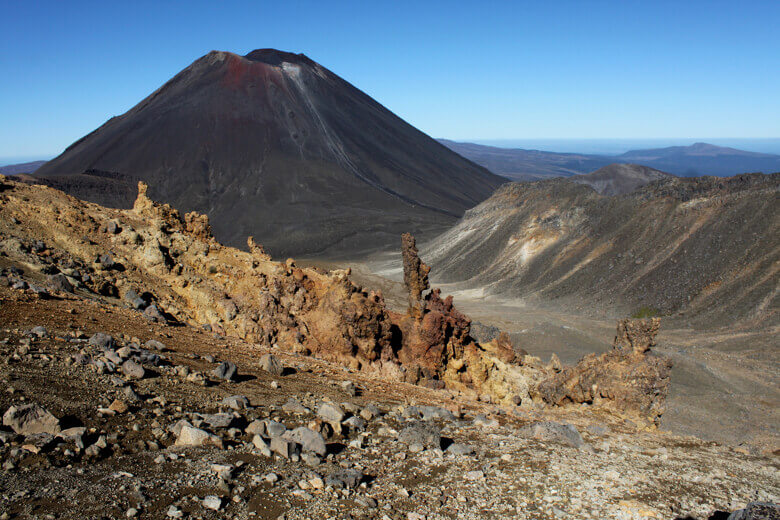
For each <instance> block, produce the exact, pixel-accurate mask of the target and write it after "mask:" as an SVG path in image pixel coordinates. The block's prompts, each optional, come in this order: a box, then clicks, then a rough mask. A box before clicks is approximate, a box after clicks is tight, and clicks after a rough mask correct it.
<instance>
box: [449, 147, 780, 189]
mask: <svg viewBox="0 0 780 520" xmlns="http://www.w3.org/2000/svg"><path fill="white" fill-rule="evenodd" d="M439 142H441V143H442V144H444V145H445V146H447V147H449V148H450V149H451V150H453V151H455V152H457V153H459V154H461V155H462V156H463V157H466V158H467V159H471V160H472V161H474V162H475V163H477V164H480V165H482V166H484V167H485V168H487V169H488V170H490V171H492V172H493V173H496V174H498V175H503V176H504V177H507V178H510V179H512V180H520V181H532V180H541V179H548V178H551V177H570V176H572V175H578V174H584V173H589V172H593V171H594V170H597V169H599V168H601V167H603V166H607V165H609V164H613V163H633V164H641V165H643V166H648V167H651V168H655V169H658V170H662V171H664V172H668V173H672V174H674V175H678V176H682V177H696V176H700V175H713V176H719V177H723V176H730V175H737V174H740V173H754V172H763V173H774V172H778V171H780V155H773V154H766V153H757V152H747V151H744V150H737V149H735V148H726V147H722V146H714V145H711V144H707V143H696V144H693V145H690V146H670V147H667V148H654V149H649V150H631V151H629V152H626V153H624V154H621V155H591V154H576V153H557V152H545V151H540V150H524V149H520V148H499V147H495V146H485V145H480V144H474V143H461V142H456V141H450V140H448V139H439Z"/></svg>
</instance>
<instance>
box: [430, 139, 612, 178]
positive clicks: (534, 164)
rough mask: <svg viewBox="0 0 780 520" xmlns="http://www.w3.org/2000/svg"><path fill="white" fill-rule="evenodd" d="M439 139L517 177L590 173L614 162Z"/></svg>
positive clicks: (566, 154)
mask: <svg viewBox="0 0 780 520" xmlns="http://www.w3.org/2000/svg"><path fill="white" fill-rule="evenodd" d="M439 142H440V143H442V144H443V145H444V146H446V147H448V148H449V149H451V150H453V151H454V152H457V153H459V154H460V155H462V156H463V157H465V158H467V159H469V160H472V161H474V162H475V163H477V164H479V165H482V166H484V167H485V168H487V169H488V170H490V171H492V172H493V173H496V174H498V175H503V176H504V177H507V178H509V179H512V180H516V181H535V180H541V179H549V178H552V177H570V176H572V175H577V174H580V173H588V172H592V171H593V170H596V169H598V168H601V167H602V166H606V165H607V164H609V163H610V162H614V161H607V160H606V159H605V158H604V157H602V156H599V155H586V154H575V153H556V152H543V151H541V150H523V149H521V148H499V147H497V146H485V145H481V144H474V143H459V142H456V141H450V140H448V139H439Z"/></svg>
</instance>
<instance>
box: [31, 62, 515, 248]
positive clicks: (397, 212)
mask: <svg viewBox="0 0 780 520" xmlns="http://www.w3.org/2000/svg"><path fill="white" fill-rule="evenodd" d="M36 177H38V178H40V179H42V180H43V181H44V182H46V183H47V184H50V185H52V186H54V187H57V188H60V189H63V190H65V191H67V192H69V193H71V194H73V195H76V196H78V197H80V198H84V199H87V200H91V201H95V202H99V203H102V204H107V205H114V206H120V207H129V206H130V205H131V204H132V201H133V199H134V198H135V189H136V188H135V185H136V182H137V181H138V180H144V181H145V182H147V183H148V184H149V192H150V196H151V197H153V198H155V199H158V200H165V201H166V202H170V203H171V204H172V205H174V206H176V207H178V208H180V209H182V210H185V211H189V210H196V211H199V212H202V213H207V214H208V215H209V217H210V218H211V223H212V225H213V229H214V233H215V235H216V236H217V238H219V239H220V240H221V241H223V242H226V243H228V244H230V245H240V246H243V245H244V244H245V242H246V237H247V236H248V235H254V236H255V238H256V239H257V241H258V242H260V243H262V244H263V245H264V246H265V247H266V249H267V250H268V251H269V252H270V253H272V254H274V255H291V254H293V255H301V254H314V253H318V252H319V253H321V252H327V253H334V254H338V253H344V252H347V251H352V250H355V249H358V248H359V249H369V248H374V247H378V246H381V245H383V244H385V243H388V244H389V243H392V244H393V246H395V243H396V242H397V235H398V234H400V233H401V232H403V231H413V232H417V233H422V234H425V233H426V232H431V231H437V230H441V229H443V227H444V226H447V225H449V224H452V223H453V222H454V221H455V220H456V219H457V217H459V216H461V215H462V214H463V212H464V211H465V210H466V209H468V208H470V207H472V206H474V205H476V204H477V203H479V202H480V201H482V200H483V199H485V198H487V197H488V196H489V195H490V194H491V193H492V192H493V190H494V189H495V188H496V187H497V186H498V185H500V184H502V183H503V182H504V179H503V178H501V177H498V176H496V175H493V174H491V173H490V172H488V171H487V170H485V169H484V168H482V167H479V166H477V165H475V164H473V163H471V162H469V161H468V160H466V159H463V158H462V157H460V156H459V155H457V154H455V153H453V152H452V151H450V150H449V149H447V148H446V147H444V146H442V145H441V144H439V143H438V142H436V141H435V140H434V139H431V138H430V137H428V136H427V135H425V134H423V133H422V132H420V131H419V130H417V129H415V128H413V127H412V126H410V125H409V124H407V123H405V122H404V121H403V120H401V119H400V118H398V117H397V116H395V115H394V114H392V113H391V112H390V111H388V110H387V109H386V108H384V107H383V106H382V105H380V104H379V103H377V102H376V101H374V100H373V99H371V98H370V97H369V96H367V95H366V94H364V93H363V92H361V91H359V90H358V89H356V88H355V87H353V86H352V85H350V84H349V83H347V82H346V81H344V80H343V79H341V78H340V77H338V76H336V75H335V74H333V73H332V72H330V71H329V70H327V69H325V68H324V67H322V66H320V65H319V64H317V63H315V62H314V61H312V60H310V59H309V58H307V57H306V56H304V55H302V54H291V53H287V52H282V51H278V50H273V49H261V50H256V51H253V52H250V53H249V54H247V55H246V56H243V57H242V56H238V55H235V54H232V53H228V52H218V51H212V52H210V53H209V54H207V55H206V56H203V57H202V58H200V59H198V60H196V61H195V62H194V63H193V64H192V65H190V66H189V67H187V68H186V69H184V70H183V71H181V72H180V73H179V74H177V75H176V76H175V77H174V78H173V79H171V80H170V81H168V82H167V83H166V84H165V85H163V86H162V87H161V88H160V89H158V90H157V91H155V92H154V93H152V94H151V95H150V96H149V97H147V98H146V99H144V100H143V101H141V102H140V103H139V104H138V105H136V106H135V107H133V108H132V109H131V110H130V111H128V112H127V113H125V114H123V115H121V116H118V117H114V118H112V119H110V120H109V121H108V122H106V123H105V124H104V125H103V126H101V127H100V128H98V129H97V130H95V131H94V132H92V133H91V134H89V135H87V136H85V137H84V138H82V139H81V140H79V141H77V142H75V143H74V144H73V145H71V146H70V147H69V148H68V149H66V150H65V152H64V153H62V155H60V156H59V157H57V158H55V159H53V160H51V161H50V162H48V163H46V164H45V165H44V166H43V167H41V168H40V169H39V170H38V171H37V172H36Z"/></svg>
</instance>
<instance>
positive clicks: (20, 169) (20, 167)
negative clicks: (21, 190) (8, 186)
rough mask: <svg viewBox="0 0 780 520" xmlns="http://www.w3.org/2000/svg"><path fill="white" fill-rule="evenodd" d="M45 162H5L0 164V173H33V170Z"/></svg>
mask: <svg viewBox="0 0 780 520" xmlns="http://www.w3.org/2000/svg"><path fill="white" fill-rule="evenodd" d="M44 164H46V161H31V162H26V163H19V164H7V165H5V166H0V175H19V174H20V173H34V172H35V170H37V169H38V168H40V167H41V166H43V165H44Z"/></svg>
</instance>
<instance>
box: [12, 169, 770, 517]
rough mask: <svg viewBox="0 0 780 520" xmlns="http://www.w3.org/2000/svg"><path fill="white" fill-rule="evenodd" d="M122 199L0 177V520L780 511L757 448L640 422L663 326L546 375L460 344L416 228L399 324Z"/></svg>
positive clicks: (286, 266)
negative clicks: (0, 518) (121, 204)
mask: <svg viewBox="0 0 780 520" xmlns="http://www.w3.org/2000/svg"><path fill="white" fill-rule="evenodd" d="M139 188H140V190H139V194H138V197H137V199H136V201H135V203H134V205H133V209H132V210H116V209H109V208H102V207H100V206H97V205H94V204H90V203H85V202H82V201H79V200H77V199H75V198H72V197H69V196H67V195H65V194H63V193H61V192H59V191H56V190H53V189H51V188H48V187H44V186H29V185H26V184H23V183H18V182H12V181H8V180H6V179H4V178H2V177H0V267H1V268H2V269H0V271H1V273H0V298H1V299H0V323H2V324H3V328H2V332H1V334H2V339H0V352H2V362H0V381H2V383H3V385H4V387H5V390H6V391H4V392H2V393H0V409H2V411H3V426H2V427H0V459H1V460H2V467H3V471H2V472H0V489H3V490H4V491H3V493H2V494H0V509H1V510H2V511H3V512H4V513H6V514H7V515H8V516H9V517H11V516H12V517H14V518H38V517H41V516H54V517H57V518H84V517H89V518H94V517H105V516H108V517H121V516H125V517H134V516H140V517H142V518H181V517H183V516H185V515H187V516H192V517H200V518H226V517H232V518H248V517H252V516H254V517H261V518H278V517H279V516H282V515H283V516H284V517H285V518H291V519H292V518H312V517H317V518H322V517H339V518H340V517H347V516H351V517H353V518H375V517H378V516H381V517H383V518H384V517H385V516H386V517H388V518H431V519H434V518H474V519H476V518H508V517H512V518H525V519H538V520H543V519H544V520H546V519H550V518H559V517H560V516H562V515H571V516H573V517H576V518H593V519H595V518H599V519H605V518H609V519H613V518H614V519H626V518H632V519H633V518H636V519H639V518H670V519H671V518H693V519H705V518H721V517H724V514H725V512H727V511H732V510H735V509H741V508H744V507H746V506H747V508H748V509H749V510H752V509H755V508H765V509H766V508H769V509H770V510H772V511H776V510H777V508H776V507H775V506H760V505H756V504H753V505H749V504H748V502H750V501H752V500H756V499H758V500H760V501H765V502H772V501H774V502H777V499H778V497H777V489H778V479H777V472H776V469H775V467H774V465H773V462H772V460H771V459H770V458H767V457H771V455H769V456H762V455H760V454H759V453H753V454H749V453H748V452H746V451H744V450H734V449H732V448H728V447H724V446H720V445H717V444H714V443H707V442H702V441H699V440H697V439H694V438H684V437H676V436H672V435H668V434H663V433H660V432H658V431H657V430H656V428H655V422H656V420H657V418H658V415H659V414H660V413H662V412H663V401H664V397H665V395H666V388H667V386H668V382H669V379H668V377H669V362H668V360H665V359H663V358H660V357H658V356H655V355H653V354H652V353H649V352H648V349H650V348H651V347H653V344H654V337H655V333H656V332H657V330H658V326H659V322H658V320H657V319H649V320H628V321H623V322H621V323H620V325H619V327H618V332H617V335H616V337H615V341H614V345H613V348H612V350H610V351H609V352H606V353H605V354H603V355H601V356H596V355H594V356H589V357H588V358H586V359H584V360H583V361H582V362H581V363H578V364H577V365H575V366H572V367H561V366H544V365H542V364H541V362H540V361H539V360H538V359H536V358H534V357H533V356H527V355H523V354H522V353H520V352H518V351H517V350H515V349H513V348H512V345H511V344H510V343H508V342H507V338H506V335H499V337H498V338H497V339H496V340H495V341H491V342H487V343H479V342H476V341H474V340H473V339H471V338H470V329H469V327H470V320H469V319H468V317H467V316H465V315H463V314H462V313H459V312H458V311H457V310H456V309H455V308H454V307H453V304H452V299H451V298H446V299H442V298H441V297H440V295H439V292H438V291H436V290H434V291H431V292H427V290H428V288H429V284H428V282H427V274H428V272H429V270H430V269H429V268H428V266H426V265H425V264H424V263H423V262H422V261H421V260H420V258H419V257H418V256H417V251H416V245H415V241H414V239H413V238H412V237H411V236H404V238H403V264H404V272H405V279H406V280H407V291H408V295H407V296H408V304H409V310H408V312H406V313H393V312H390V311H388V310H387V308H386V307H385V305H384V302H383V298H382V297H381V294H378V293H371V292H368V291H365V290H363V289H361V288H359V287H357V286H355V285H354V284H353V283H352V282H351V280H350V278H349V272H348V271H331V272H325V271H322V270H317V269H310V268H299V267H296V265H295V263H294V262H293V261H291V260H289V261H287V262H284V263H279V262H273V261H271V260H270V259H269V257H268V256H267V255H266V254H265V253H264V252H263V251H262V248H261V246H259V245H258V244H256V243H255V242H254V240H251V239H250V240H248V246H249V252H244V251H239V250H236V249H234V248H230V247H225V246H222V245H221V244H219V243H218V242H217V241H216V240H214V238H213V237H212V236H211V234H210V228H209V223H208V219H207V218H206V217H205V216H204V215H200V214H197V213H187V214H184V215H182V214H180V213H179V212H178V211H176V210H175V209H173V208H171V207H170V206H168V205H163V204H158V203H155V202H153V201H152V200H150V199H149V198H148V197H147V196H146V187H145V185H143V184H141V185H140V186H139ZM404 381H410V382H416V383H417V385H411V384H408V383H406V382H404ZM583 385H584V386H583ZM580 432H582V433H581V434H580ZM770 452H771V451H770ZM547 468H551V470H547ZM751 508H752V509H751ZM713 515H716V516H713Z"/></svg>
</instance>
